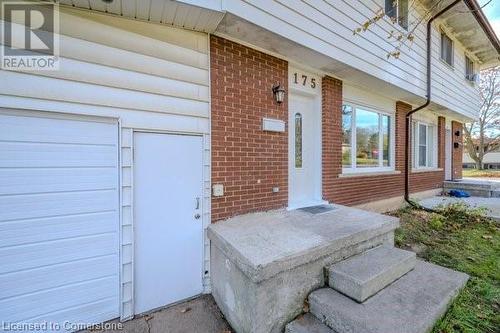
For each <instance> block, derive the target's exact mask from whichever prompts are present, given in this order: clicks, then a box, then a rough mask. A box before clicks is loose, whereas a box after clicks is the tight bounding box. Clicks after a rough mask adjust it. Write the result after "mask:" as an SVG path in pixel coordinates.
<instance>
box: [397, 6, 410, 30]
mask: <svg viewBox="0 0 500 333" xmlns="http://www.w3.org/2000/svg"><path fill="white" fill-rule="evenodd" d="M398 14H399V15H398V16H399V17H398V23H399V25H400V26H402V27H403V28H405V29H408V0H399V1H398Z"/></svg>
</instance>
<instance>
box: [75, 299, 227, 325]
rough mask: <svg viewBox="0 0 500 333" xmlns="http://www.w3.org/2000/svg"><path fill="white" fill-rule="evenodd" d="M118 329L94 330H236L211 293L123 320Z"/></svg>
mask: <svg viewBox="0 0 500 333" xmlns="http://www.w3.org/2000/svg"><path fill="white" fill-rule="evenodd" d="M122 324H123V328H122V329H117V330H92V331H83V332H84V333H90V332H106V333H229V332H233V331H232V330H231V327H230V326H229V324H228V323H227V322H226V320H225V319H224V317H223V315H222V313H221V312H220V310H219V308H218V307H217V305H216V304H215V301H214V299H213V297H212V295H203V296H200V297H198V298H196V299H193V300H190V301H187V302H184V303H181V304H177V305H174V306H171V307H168V308H165V309H163V310H159V311H157V312H153V313H151V314H148V315H145V316H141V317H138V318H135V319H133V320H130V321H127V322H124V323H122Z"/></svg>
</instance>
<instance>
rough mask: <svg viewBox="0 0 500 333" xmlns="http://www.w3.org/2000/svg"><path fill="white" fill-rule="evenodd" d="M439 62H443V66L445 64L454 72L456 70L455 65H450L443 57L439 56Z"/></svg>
mask: <svg viewBox="0 0 500 333" xmlns="http://www.w3.org/2000/svg"><path fill="white" fill-rule="evenodd" d="M439 60H440V61H441V63H442V64H444V65H445V66H446V67H448V68H449V69H451V70H452V71H454V70H455V64H452V65H450V64H449V63H447V62H446V60H444V59H443V58H441V56H439Z"/></svg>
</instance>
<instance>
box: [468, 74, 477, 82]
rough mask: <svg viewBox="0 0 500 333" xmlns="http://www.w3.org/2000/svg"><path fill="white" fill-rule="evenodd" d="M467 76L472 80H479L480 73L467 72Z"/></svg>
mask: <svg viewBox="0 0 500 333" xmlns="http://www.w3.org/2000/svg"><path fill="white" fill-rule="evenodd" d="M465 78H466V79H467V80H469V81H471V82H476V83H477V82H478V81H479V75H478V74H466V75H465Z"/></svg>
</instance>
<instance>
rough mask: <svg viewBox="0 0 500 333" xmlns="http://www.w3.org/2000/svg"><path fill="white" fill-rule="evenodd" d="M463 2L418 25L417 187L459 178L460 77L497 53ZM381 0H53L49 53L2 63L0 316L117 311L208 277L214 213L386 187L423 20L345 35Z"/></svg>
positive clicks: (198, 285) (466, 89)
mask: <svg viewBox="0 0 500 333" xmlns="http://www.w3.org/2000/svg"><path fill="white" fill-rule="evenodd" d="M436 2H437V1H423V2H422V6H423V5H425V6H428V7H429V6H432V5H433V4H434V3H436ZM391 3H392V0H391ZM405 3H407V2H404V1H401V6H404V4H405ZM471 3H475V1H474V0H466V1H464V2H463V3H460V4H459V5H457V6H456V8H454V9H452V10H451V11H450V13H449V14H447V15H445V16H444V17H442V18H440V19H439V20H436V22H435V24H434V25H433V31H432V34H433V35H432V36H433V37H432V38H433V44H432V52H431V53H432V78H433V79H432V84H431V86H432V101H431V103H430V105H429V106H428V107H427V108H426V109H425V110H423V111H421V112H418V113H416V114H415V115H414V116H413V118H412V120H413V125H412V128H413V131H412V133H413V134H412V137H413V139H412V141H413V147H415V149H413V152H412V154H411V179H410V190H411V192H412V193H414V194H415V195H422V193H427V194H428V193H435V192H436V191H437V190H439V189H440V188H441V185H442V182H443V180H445V179H457V178H461V168H462V155H463V152H462V123H464V122H467V121H470V120H471V119H473V118H474V117H476V113H477V111H478V108H479V94H478V85H477V83H476V82H474V81H473V77H474V75H473V74H474V73H477V72H478V71H479V69H480V68H481V67H483V66H490V65H493V64H498V62H499V60H498V56H499V50H500V46H499V42H498V39H497V38H496V37H495V35H494V33H493V32H492V30H491V27H489V25H488V23H487V22H486V21H485V18H484V16H483V14H482V13H481V12H480V11H476V12H474V14H473V13H470V12H467V10H468V6H469V5H470V4H471ZM384 6H385V4H384V1H382V0H365V1H360V2H359V3H358V2H353V1H335V4H333V3H331V2H329V1H278V0H276V1H259V0H230V1H221V0H200V1H195V0H183V1H170V0H155V1H142V0H120V1H118V0H114V1H112V2H110V1H101V0H83V1H80V0H79V1H76V0H61V1H60V56H61V58H60V69H59V70H58V71H31V72H16V71H5V70H1V71H0V82H1V84H0V180H1V181H0V195H1V196H0V258H2V259H1V260H0V286H1V288H0V289H1V291H0V295H1V296H0V314H1V315H0V317H1V319H2V320H6V321H11V322H16V321H22V320H54V321H57V320H66V319H68V320H71V321H80V322H102V321H106V320H109V319H113V318H117V317H120V318H122V319H129V318H131V317H133V316H134V315H135V314H140V313H143V312H146V311H149V310H151V309H154V308H157V307H160V306H164V305H168V304H170V303H174V302H177V301H179V300H183V299H186V298H189V297H192V296H194V295H197V294H200V293H203V292H207V293H208V292H210V288H211V280H210V276H211V271H210V244H209V241H208V239H207V236H206V229H207V227H208V226H209V225H210V223H212V222H216V221H218V220H221V219H226V218H229V217H232V216H235V215H239V214H245V213H249V212H255V211H264V210H271V209H277V208H283V207H288V208H289V209H293V208H298V207H304V206H311V205H317V204H321V203H325V202H331V203H337V204H343V205H349V206H360V205H366V206H367V207H368V206H370V207H375V208H376V207H379V208H380V207H384V206H387V205H394V203H401V202H402V196H403V193H404V167H405V163H404V161H405V149H404V143H405V137H406V135H407V133H405V114H406V113H407V112H409V111H410V110H412V109H413V108H415V107H417V106H419V105H421V104H423V103H424V102H425V100H426V55H425V52H426V45H425V22H424V23H423V24H422V25H421V26H420V27H419V28H417V29H416V31H415V40H414V43H413V45H412V46H411V48H407V47H403V48H402V50H401V56H400V58H399V59H394V58H387V54H388V52H391V51H392V50H393V46H392V45H391V44H389V43H388V41H387V34H388V33H389V32H390V30H392V29H405V26H406V23H405V22H408V21H409V22H413V21H415V20H417V19H418V18H419V17H420V16H421V15H422V13H421V12H420V11H418V10H414V9H412V10H410V11H409V13H407V14H404V13H405V11H404V10H403V9H401V13H403V14H401V15H400V16H401V17H402V18H403V21H401V22H400V25H393V24H391V23H390V19H389V18H388V17H384V18H383V19H382V20H380V21H379V22H378V23H377V24H376V25H374V26H373V27H371V28H370V29H369V30H368V31H366V32H364V33H362V34H359V35H356V36H353V29H356V28H357V27H358V26H360V25H361V24H362V23H363V22H364V21H366V20H367V19H368V18H370V17H371V16H373V15H374V14H375V12H376V11H377V10H378V9H379V8H381V7H382V8H383V7H384ZM17 23H22V22H17ZM466 30H467V31H466ZM465 32H466V33H465ZM275 85H279V86H280V87H281V88H283V89H284V96H283V101H282V103H278V102H277V98H279V97H281V96H279V94H280V91H278V90H276V91H275V93H273V91H272V89H273V86H275ZM429 191H430V192H429ZM166 217H169V218H172V217H174V218H172V220H173V221H174V223H173V224H167V223H160V222H162V221H164V220H165V218H166ZM139 221H140V223H139ZM160 245H161V246H160ZM151 267H155V269H151ZM159 291H165V292H159ZM165 295H166V296H165Z"/></svg>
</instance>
